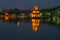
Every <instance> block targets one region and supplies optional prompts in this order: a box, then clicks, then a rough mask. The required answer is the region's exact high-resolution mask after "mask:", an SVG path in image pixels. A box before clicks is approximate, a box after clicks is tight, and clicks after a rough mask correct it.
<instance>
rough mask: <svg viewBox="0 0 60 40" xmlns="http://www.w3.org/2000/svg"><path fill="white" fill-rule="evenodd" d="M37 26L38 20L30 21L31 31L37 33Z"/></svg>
mask: <svg viewBox="0 0 60 40" xmlns="http://www.w3.org/2000/svg"><path fill="white" fill-rule="evenodd" d="M39 25H40V20H39V19H32V29H33V31H34V32H37V31H38V28H39Z"/></svg>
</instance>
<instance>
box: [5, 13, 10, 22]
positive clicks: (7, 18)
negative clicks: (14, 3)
mask: <svg viewBox="0 0 60 40" xmlns="http://www.w3.org/2000/svg"><path fill="white" fill-rule="evenodd" d="M4 19H5V21H8V20H9V14H8V13H5V15H4Z"/></svg>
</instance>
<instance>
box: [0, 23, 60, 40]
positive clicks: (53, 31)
mask: <svg viewBox="0 0 60 40" xmlns="http://www.w3.org/2000/svg"><path fill="white" fill-rule="evenodd" d="M0 40H60V29H59V28H57V27H56V26H53V25H52V24H50V25H49V24H44V23H41V25H40V28H39V30H38V32H36V33H35V32H33V31H32V29H31V23H24V22H22V23H21V26H20V27H18V26H17V25H16V24H10V23H0Z"/></svg>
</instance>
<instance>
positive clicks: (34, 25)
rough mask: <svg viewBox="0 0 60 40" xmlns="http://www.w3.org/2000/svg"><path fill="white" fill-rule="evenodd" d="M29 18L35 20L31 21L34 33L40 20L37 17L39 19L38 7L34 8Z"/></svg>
mask: <svg viewBox="0 0 60 40" xmlns="http://www.w3.org/2000/svg"><path fill="white" fill-rule="evenodd" d="M31 17H32V18H35V19H32V20H31V21H32V29H33V31H34V32H36V31H37V30H38V28H39V25H40V20H39V19H38V17H40V12H39V8H38V6H34V8H33V10H32V14H31Z"/></svg>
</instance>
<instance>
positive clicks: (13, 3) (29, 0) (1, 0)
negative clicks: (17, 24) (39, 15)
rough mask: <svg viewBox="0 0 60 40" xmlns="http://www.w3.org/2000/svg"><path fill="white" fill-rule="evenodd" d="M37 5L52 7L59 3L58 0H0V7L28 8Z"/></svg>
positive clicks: (42, 7)
mask: <svg viewBox="0 0 60 40" xmlns="http://www.w3.org/2000/svg"><path fill="white" fill-rule="evenodd" d="M34 5H38V6H39V7H40V9H44V8H52V7H57V6H58V5H60V0H0V8H1V9H4V8H16V7H18V8H20V9H30V8H32V7H33V6H34Z"/></svg>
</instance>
